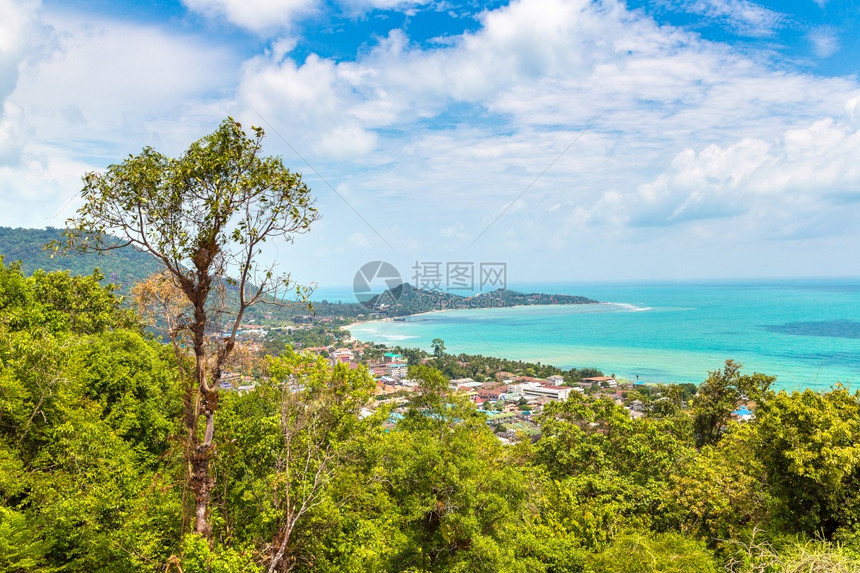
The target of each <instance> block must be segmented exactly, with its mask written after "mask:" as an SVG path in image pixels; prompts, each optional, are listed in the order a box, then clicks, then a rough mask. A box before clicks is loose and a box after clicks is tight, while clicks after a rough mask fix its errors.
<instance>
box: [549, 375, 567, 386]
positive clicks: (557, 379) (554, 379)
mask: <svg viewBox="0 0 860 573" xmlns="http://www.w3.org/2000/svg"><path fill="white" fill-rule="evenodd" d="M546 381H547V382H548V383H550V384H552V385H553V386H561V385H562V384H564V376H561V375H560V374H553V375H552V376H548V377H547V379H546Z"/></svg>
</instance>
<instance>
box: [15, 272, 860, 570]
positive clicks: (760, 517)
mask: <svg viewBox="0 0 860 573" xmlns="http://www.w3.org/2000/svg"><path fill="white" fill-rule="evenodd" d="M100 278H101V277H100V276H99V275H91V276H84V277H76V276H70V275H69V274H67V273H57V272H55V273H45V272H36V273H34V274H33V275H32V276H29V277H28V276H26V275H25V274H24V273H23V272H22V271H21V269H20V268H18V267H16V266H8V265H0V571H2V572H27V571H81V572H84V571H86V572H109V571H117V572H127V571H159V572H161V571H183V572H185V573H190V572H201V573H202V572H204V571H207V572H227V571H269V570H278V571H287V570H292V571H320V572H325V571H332V572H333V571H414V572H419V571H427V572H429V571H439V572H442V571H464V572H465V571H470V572H471V571H478V572H480V571H486V572H497V571H503V572H520V571H522V572H526V571H529V572H532V571H544V572H553V573H561V572H594V573H597V572H602V571H606V572H628V571H629V572H633V571H636V572H642V571H663V572H679V573H680V572H691V571H697V572H698V571H701V572H708V571H722V570H728V571H734V572H765V571H774V572H776V571H784V572H794V571H837V572H838V571H846V572H854V571H860V562H858V551H860V537H858V534H860V488H858V486H860V445H858V444H860V442H858V439H860V396H858V394H856V393H852V392H850V391H849V390H847V389H845V388H841V387H836V388H834V389H832V390H831V391H829V392H825V393H815V392H812V391H805V392H793V393H786V392H779V393H775V392H773V391H771V390H770V384H771V382H772V378H769V377H766V376H762V375H755V374H753V375H747V374H744V373H743V372H742V371H741V370H740V369H739V368H737V367H736V366H737V365H734V364H733V363H728V364H727V365H726V368H725V369H723V370H721V371H718V372H712V373H710V375H709V376H708V378H707V380H706V381H705V382H704V384H703V385H702V386H701V387H700V389H699V393H698V395H697V396H695V397H694V398H693V399H692V404H691V406H692V409H686V408H685V406H686V404H684V403H683V396H682V395H681V394H678V396H680V399H677V400H676V399H674V398H672V396H671V392H669V391H668V390H667V394H666V396H664V398H672V399H666V400H663V399H662V398H659V397H656V396H652V398H653V399H654V403H658V402H659V403H660V404H662V406H661V407H660V408H655V409H654V410H653V412H652V414H651V415H649V416H647V417H645V418H641V419H631V417H630V415H629V413H628V412H627V411H626V410H625V409H624V408H622V407H620V406H617V405H616V404H614V403H613V402H611V401H609V400H606V399H602V400H595V401H590V400H587V399H584V398H574V399H571V400H569V401H567V402H565V403H553V404H551V405H549V406H547V408H546V409H545V411H544V414H543V416H542V418H541V420H540V423H541V429H542V437H541V438H540V439H539V440H537V441H536V442H534V443H532V442H531V441H529V440H523V441H521V442H519V443H517V444H515V445H513V446H503V445H502V444H501V442H500V441H499V440H497V439H496V437H495V436H494V435H493V434H492V433H491V431H490V429H489V428H488V427H487V425H486V423H485V421H484V419H483V417H482V415H481V414H480V413H478V412H477V411H476V410H475V409H474V408H473V407H472V406H471V405H470V404H468V403H465V402H464V401H463V400H462V399H461V398H459V397H457V396H450V395H449V394H448V391H447V380H446V377H445V375H443V374H442V373H441V372H440V371H439V370H437V369H435V368H433V367H432V366H431V365H420V364H418V365H415V366H413V367H412V372H411V375H412V376H413V377H415V378H417V379H419V380H421V381H422V390H421V392H420V394H419V395H418V396H416V397H415V398H414V399H413V400H412V402H411V404H410V406H409V408H408V409H407V411H406V413H405V415H404V417H403V419H402V420H400V421H399V422H398V423H397V425H396V426H394V427H391V426H390V424H387V423H386V418H387V415H388V414H387V412H386V411H385V410H379V411H376V412H375V413H373V414H371V415H368V412H366V411H365V412H362V407H363V406H364V404H366V403H367V401H368V398H369V397H370V395H371V390H372V387H373V383H372V381H371V379H370V378H369V376H368V374H367V373H366V372H365V371H363V370H361V369H358V370H349V369H348V368H346V367H344V366H338V367H336V368H332V367H331V366H329V364H328V363H327V362H326V361H324V360H323V359H321V358H318V357H313V356H307V355H302V354H297V353H294V352H293V351H291V350H289V349H287V350H286V351H284V352H283V353H282V354H281V355H280V356H279V357H271V358H267V359H266V361H265V363H264V364H260V365H259V368H260V369H261V371H263V372H265V374H266V375H265V377H261V378H260V379H259V381H258V386H257V388H256V390H255V391H252V392H249V393H245V394H240V393H236V392H227V393H224V394H223V395H222V403H221V406H220V409H219V410H218V413H217V416H218V418H219V422H218V426H217V427H218V432H219V444H221V445H219V447H218V449H217V452H216V455H215V457H214V459H213V463H214V465H215V470H216V471H217V475H218V482H217V483H218V487H217V489H216V491H214V492H213V507H212V511H211V522H212V527H213V540H212V543H211V545H210V544H209V543H207V542H206V541H205V540H204V539H203V538H202V537H200V536H198V535H197V534H195V533H193V529H192V527H191V523H190V517H191V515H192V514H193V499H192V496H191V495H190V494H189V491H188V489H187V485H186V484H187V480H186V473H187V472H186V469H185V467H184V464H183V452H182V447H183V439H182V438H181V434H182V428H183V426H184V422H183V420H182V412H183V392H182V388H181V387H180V383H179V382H178V380H180V377H179V376H178V374H177V371H178V366H179V365H178V364H177V363H176V360H177V358H176V356H177V355H176V354H174V352H173V350H172V349H171V348H170V347H168V346H166V345H163V344H162V343H160V342H159V341H157V340H154V339H152V338H151V337H149V336H147V335H146V334H145V333H144V331H143V330H142V327H141V323H140V319H139V318H138V317H136V316H135V315H134V314H133V313H132V312H131V311H129V310H127V309H124V308H123V307H122V306H121V305H120V304H119V303H118V301H117V299H116V298H115V297H114V295H113V294H112V292H111V291H110V289H108V288H105V287H102V286H101V285H100V284H99V279H100ZM439 366H441V367H443V368H445V365H444V362H443V363H441V364H439ZM536 374H538V373H537V372H536ZM738 392H743V393H744V397H749V395H750V394H755V395H756V398H757V399H758V407H757V409H756V414H757V418H756V419H755V420H754V421H753V422H751V423H746V424H739V423H737V422H734V421H732V420H731V419H730V418H729V417H728V413H727V412H726V410H727V408H728V409H730V408H733V407H734V405H735V402H734V400H735V399H736V398H737V396H738V395H739V394H738ZM697 442H699V444H698V445H697ZM276 557H279V558H278V559H275V558H276ZM275 562H277V565H276V566H275V567H271V565H270V564H272V563H275Z"/></svg>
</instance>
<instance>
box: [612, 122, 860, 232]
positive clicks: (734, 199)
mask: <svg viewBox="0 0 860 573" xmlns="http://www.w3.org/2000/svg"><path fill="white" fill-rule="evenodd" d="M858 156H860V130H857V129H855V128H853V127H852V126H850V125H848V124H846V123H844V122H838V121H836V120H833V119H824V120H820V121H817V122H815V123H813V124H811V125H808V126H806V127H802V128H796V129H789V130H787V131H785V132H784V134H783V135H782V137H781V138H779V139H776V140H773V141H765V140H761V139H752V138H748V139H743V140H741V141H738V142H736V143H734V144H731V145H728V146H719V145H709V146H707V147H705V148H703V149H702V150H701V151H699V152H696V151H695V150H693V149H685V150H684V151H682V152H681V153H679V154H678V155H677V156H676V157H675V159H674V160H673V162H672V165H671V168H670V169H669V170H668V171H666V172H664V173H662V174H661V175H660V176H658V177H657V178H656V179H655V180H653V181H652V182H650V183H646V184H643V185H641V186H639V188H638V189H637V190H636V191H635V192H633V193H630V194H629V195H627V196H619V195H618V194H617V193H611V194H606V195H604V199H605V200H611V201H612V203H613V207H614V209H616V210H617V211H618V212H619V213H623V214H625V222H628V221H629V222H630V223H631V224H633V225H657V226H664V225H673V224H678V223H684V222H687V221H690V220H695V219H703V218H725V217H738V218H740V219H747V220H749V221H755V222H756V226H757V227H758V228H757V233H756V234H757V235H760V236H779V235H782V234H783V233H784V228H785V225H789V226H791V225H793V224H795V223H797V221H798V220H801V219H802V220H806V221H809V220H812V219H815V218H816V217H818V216H822V215H823V214H825V213H827V212H829V211H832V210H833V209H834V208H838V204H840V203H843V202H844V201H845V200H852V201H857V202H860V165H858V163H857V161H856V158H857V157H858ZM600 207H601V206H600V205H599V204H598V206H596V207H595V210H599V209H600Z"/></svg>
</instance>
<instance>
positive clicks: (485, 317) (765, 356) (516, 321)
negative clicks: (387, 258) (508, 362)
mask: <svg viewBox="0 0 860 573" xmlns="http://www.w3.org/2000/svg"><path fill="white" fill-rule="evenodd" d="M509 288H511V289H513V290H520V291H524V292H543V293H558V294H572V295H583V296H587V297H589V298H593V299H596V300H600V301H604V302H603V303H602V304H593V305H574V306H531V307H517V308H489V309H467V310H453V311H445V312H435V313H426V314H421V315H416V316H413V317H409V318H408V319H406V320H405V321H402V322H400V321H397V322H391V321H389V322H385V321H377V322H368V323H364V324H361V325H358V326H355V327H353V328H352V329H351V330H350V332H351V333H352V335H353V337H355V338H357V339H359V340H365V341H371V340H372V341H375V342H382V343H387V344H392V345H401V346H410V347H420V348H424V349H427V350H429V349H430V342H431V340H433V339H434V338H441V339H443V340H444V341H445V345H446V347H447V350H448V352H453V353H460V352H465V353H469V354H485V355H492V356H498V357H505V358H511V359H521V360H526V361H532V362H538V361H539V362H542V363H545V364H554V365H556V366H559V367H562V368H570V367H573V366H576V367H585V366H594V367H597V368H600V369H601V370H603V371H604V372H605V373H606V374H615V375H616V376H620V377H623V378H627V379H631V380H635V379H637V377H638V379H639V380H640V381H643V382H695V383H698V382H701V381H702V380H704V378H705V377H706V376H707V372H708V371H709V370H714V369H718V368H720V367H721V366H722V364H723V363H724V362H725V360H726V359H727V358H732V359H734V360H736V361H739V362H741V363H743V365H744V370H745V371H748V372H753V371H758V372H764V373H766V374H772V375H776V376H777V377H778V378H777V387H778V388H785V389H800V388H814V389H825V388H828V387H830V386H832V385H833V384H835V383H837V382H841V383H843V384H846V385H850V386H852V387H854V388H860V279H840V280H782V281H743V282H698V283H660V284H560V283H557V284H527V285H522V284H521V285H509Z"/></svg>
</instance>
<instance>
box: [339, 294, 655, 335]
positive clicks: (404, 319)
mask: <svg viewBox="0 0 860 573" xmlns="http://www.w3.org/2000/svg"><path fill="white" fill-rule="evenodd" d="M595 304H617V305H626V304H627V303H621V302H610V301H602V300H601V301H597V302H581V303H576V304H512V305H510V306H486V307H475V308H472V307H465V308H435V309H433V310H425V311H422V312H416V313H415V314H407V315H405V316H394V317H385V318H372V319H370V320H356V321H353V322H350V323H349V324H344V325H343V326H339V327H338V329H339V330H350V329H351V328H353V327H354V326H358V325H360V324H369V323H371V322H408V320H407V319H409V318H411V317H413V316H423V315H425V314H439V313H443V312H453V311H457V310H495V309H509V308H535V307H537V308H548V307H573V306H591V305H595ZM643 310H650V308H648V309H643Z"/></svg>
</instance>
